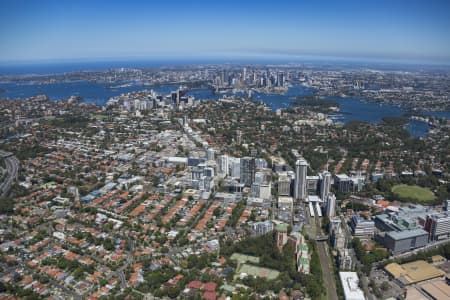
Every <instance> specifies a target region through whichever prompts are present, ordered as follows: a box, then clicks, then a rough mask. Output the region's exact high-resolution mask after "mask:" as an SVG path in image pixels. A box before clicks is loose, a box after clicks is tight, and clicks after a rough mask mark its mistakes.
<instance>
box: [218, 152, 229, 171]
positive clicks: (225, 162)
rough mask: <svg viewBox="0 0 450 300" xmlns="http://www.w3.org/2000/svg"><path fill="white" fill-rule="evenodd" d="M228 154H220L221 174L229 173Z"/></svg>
mask: <svg viewBox="0 0 450 300" xmlns="http://www.w3.org/2000/svg"><path fill="white" fill-rule="evenodd" d="M228 161H229V160H228V155H221V156H219V171H220V174H223V175H228V168H229V166H228Z"/></svg>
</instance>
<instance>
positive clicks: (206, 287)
mask: <svg viewBox="0 0 450 300" xmlns="http://www.w3.org/2000/svg"><path fill="white" fill-rule="evenodd" d="M216 287H217V284H216V283H215V282H207V283H205V284H204V285H203V290H204V291H208V292H214V291H215V290H216Z"/></svg>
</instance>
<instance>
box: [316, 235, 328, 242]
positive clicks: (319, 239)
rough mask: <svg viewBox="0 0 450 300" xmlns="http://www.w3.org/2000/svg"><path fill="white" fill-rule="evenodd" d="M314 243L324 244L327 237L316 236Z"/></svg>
mask: <svg viewBox="0 0 450 300" xmlns="http://www.w3.org/2000/svg"><path fill="white" fill-rule="evenodd" d="M316 241H317V242H324V241H328V235H324V236H319V235H318V236H316Z"/></svg>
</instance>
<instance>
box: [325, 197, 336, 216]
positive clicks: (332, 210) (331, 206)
mask: <svg viewBox="0 0 450 300" xmlns="http://www.w3.org/2000/svg"><path fill="white" fill-rule="evenodd" d="M335 215H336V196H335V195H334V194H328V199H327V216H328V217H329V218H332V217H334V216H335Z"/></svg>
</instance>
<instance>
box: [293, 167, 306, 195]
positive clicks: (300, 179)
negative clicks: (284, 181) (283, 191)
mask: <svg viewBox="0 0 450 300" xmlns="http://www.w3.org/2000/svg"><path fill="white" fill-rule="evenodd" d="M307 172H308V162H307V161H306V160H304V159H299V160H297V162H296V163H295V189H294V197H295V199H296V200H305V199H306V196H307V195H308V193H307V189H306V176H307Z"/></svg>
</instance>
